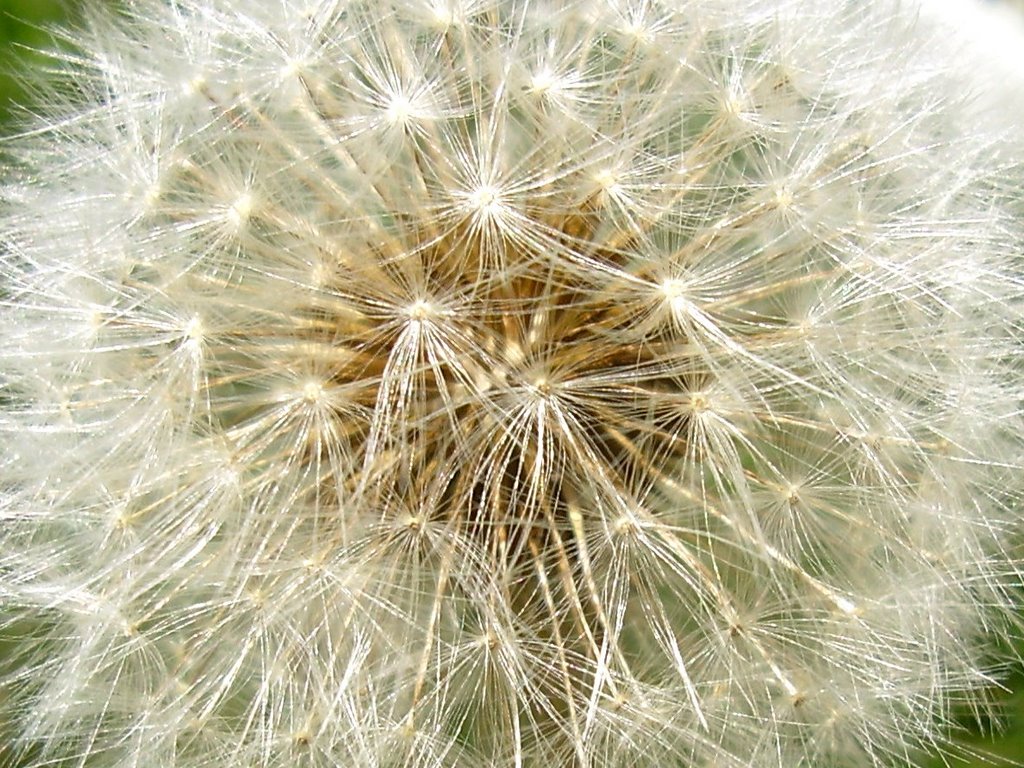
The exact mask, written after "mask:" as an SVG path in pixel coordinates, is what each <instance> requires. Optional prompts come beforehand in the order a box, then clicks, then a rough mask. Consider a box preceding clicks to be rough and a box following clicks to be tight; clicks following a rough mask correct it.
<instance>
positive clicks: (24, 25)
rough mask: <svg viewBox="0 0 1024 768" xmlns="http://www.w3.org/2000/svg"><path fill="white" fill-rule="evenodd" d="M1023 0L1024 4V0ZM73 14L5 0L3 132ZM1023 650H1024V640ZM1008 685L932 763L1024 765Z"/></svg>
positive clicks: (1019, 700) (0, 67)
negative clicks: (989, 728) (992, 716)
mask: <svg viewBox="0 0 1024 768" xmlns="http://www.w3.org/2000/svg"><path fill="white" fill-rule="evenodd" d="M863 1H864V2H870V0H863ZM253 2H261V0H253ZM1011 2H1013V3H1016V2H1017V0H1011ZM1020 5H1021V7H1022V9H1024V0H1020ZM73 15H74V4H73V3H68V2H63V1H62V0H0V136H3V135H7V134H9V133H10V132H11V130H12V129H11V127H10V126H11V123H12V116H17V115H18V113H19V107H18V105H20V104H29V105H30V104H31V97H30V94H29V90H28V89H26V87H25V85H24V83H25V80H26V78H24V77H21V76H19V75H17V74H15V73H16V72H21V73H23V74H26V75H28V79H29V80H31V79H33V78H35V77H36V76H38V74H39V73H40V72H41V71H42V70H44V69H45V67H46V66H47V62H48V59H47V58H46V57H45V56H43V55H41V54H39V53H37V52H36V50H37V49H45V48H48V47H52V44H53V43H52V36H51V35H50V34H49V33H48V32H47V31H46V30H47V28H48V27H49V26H52V25H54V24H55V23H58V22H61V23H66V22H67V21H68V19H69V17H72V16H73ZM0 170H2V169H0ZM1018 652H1020V653H1022V654H1024V645H1022V646H1021V647H1020V648H1019V649H1018ZM1006 685H1007V688H1008V689H1009V690H993V691H992V692H991V699H992V700H993V701H995V702H997V704H998V705H999V709H1001V710H1002V712H1003V716H1002V717H1001V718H1000V722H999V725H998V728H999V729H1000V730H1001V733H1000V734H999V735H998V736H997V737H996V738H994V739H993V738H991V737H989V736H986V735H983V734H982V733H980V732H979V729H978V727H977V725H976V724H974V725H972V724H971V723H970V720H969V719H967V718H965V720H964V722H965V729H966V730H965V734H964V736H963V738H962V739H961V744H963V745H964V746H966V747H967V748H968V749H969V750H983V751H985V752H987V753H989V755H990V756H989V757H988V758H980V757H979V758H976V759H974V760H967V761H962V760H960V759H958V758H952V757H947V759H946V761H943V760H942V759H940V758H938V757H936V758H935V759H934V760H933V761H932V762H931V763H929V764H928V765H929V768H940V767H944V766H946V765H949V766H960V768H1010V767H1011V766H1019V765H1024V672H1019V673H1018V674H1016V675H1015V676H1014V677H1012V678H1011V679H1010V680H1008V681H1007V684H1006ZM865 768H867V767H865Z"/></svg>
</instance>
